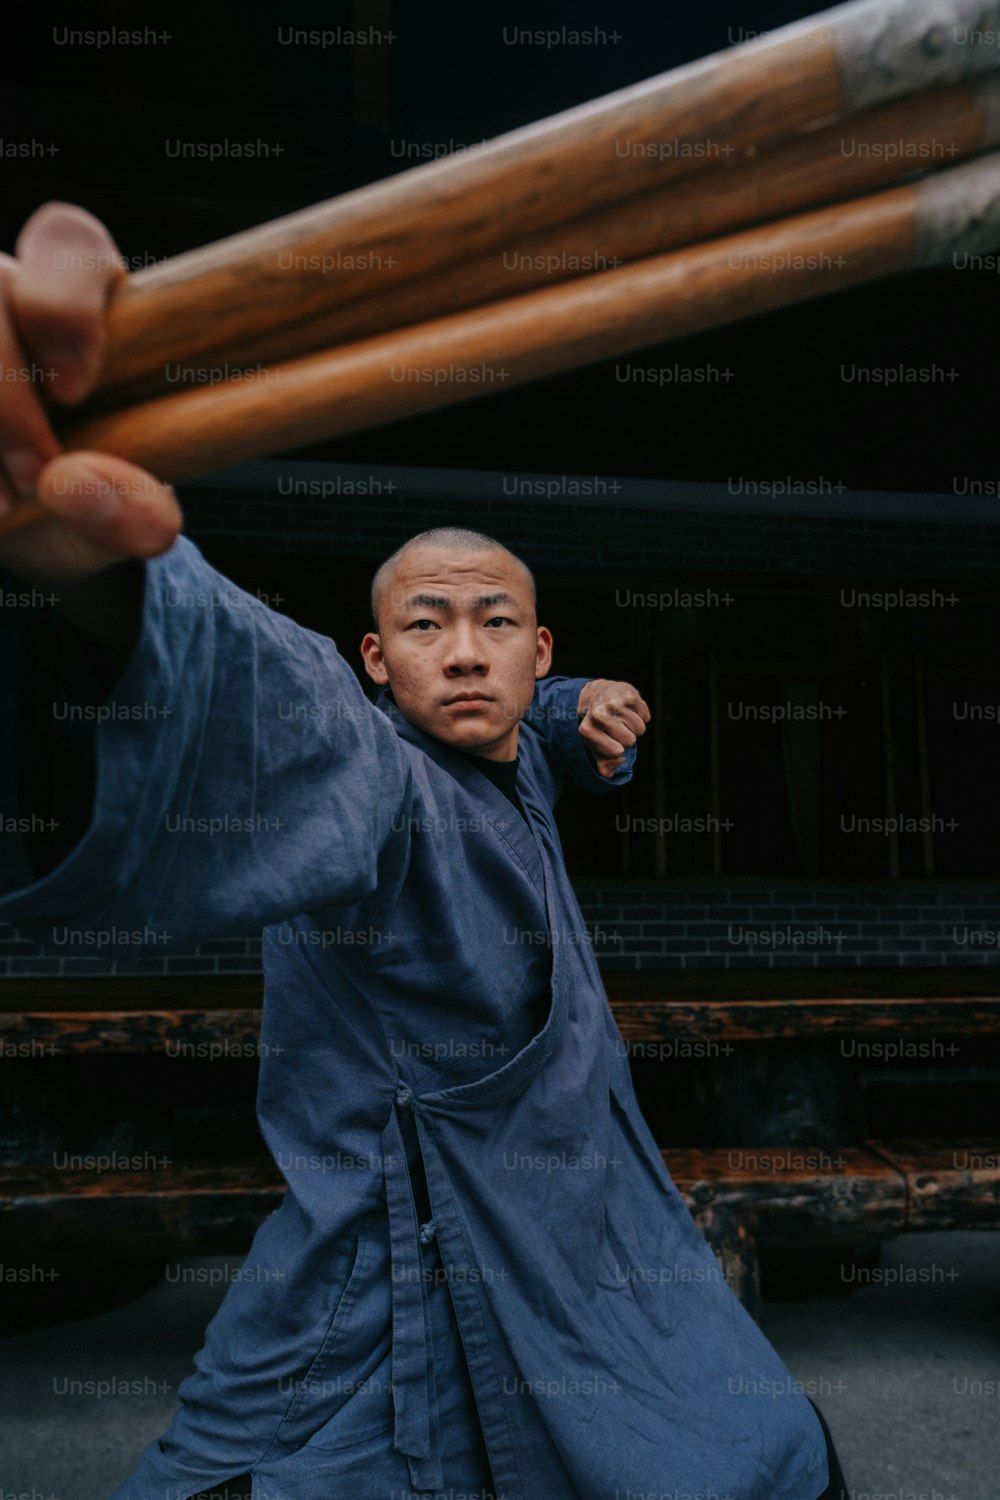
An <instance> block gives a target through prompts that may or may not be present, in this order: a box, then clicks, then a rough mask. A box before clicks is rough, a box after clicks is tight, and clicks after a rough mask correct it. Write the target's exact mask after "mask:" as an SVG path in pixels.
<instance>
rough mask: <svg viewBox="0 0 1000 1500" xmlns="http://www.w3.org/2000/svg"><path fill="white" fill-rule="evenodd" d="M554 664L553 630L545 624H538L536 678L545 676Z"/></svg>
mask: <svg viewBox="0 0 1000 1500" xmlns="http://www.w3.org/2000/svg"><path fill="white" fill-rule="evenodd" d="M551 665H552V632H551V630H547V629H546V628H545V626H544V625H539V626H538V643H537V647H536V651H535V678H536V680H537V679H538V678H539V677H544V676H545V674H546V673H547V672H548V670H549V668H550V667H551Z"/></svg>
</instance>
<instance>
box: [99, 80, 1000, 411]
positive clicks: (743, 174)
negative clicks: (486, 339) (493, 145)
mask: <svg viewBox="0 0 1000 1500" xmlns="http://www.w3.org/2000/svg"><path fill="white" fill-rule="evenodd" d="M996 145H1000V73H995V74H991V75H989V76H987V77H985V78H981V79H976V80H974V81H972V82H969V83H958V84H952V85H950V86H948V87H945V88H940V89H931V90H928V91H927V92H926V93H923V94H918V95H907V96H906V97H905V98H903V99H898V100H894V101H893V102H892V103H890V104H888V105H882V106H880V107H879V108H877V109H873V110H868V111H866V112H865V113H864V114H862V115H859V116H856V117H855V118H853V119H852V120H850V121H849V122H835V123H833V124H830V125H828V126H826V127H823V128H820V129H817V130H812V131H809V132H807V133H805V134H802V135H799V136H797V137H795V138H793V139H792V140H790V141H788V142H785V143H782V144H781V145H779V146H778V147H776V148H774V149H772V150H765V151H762V152H760V153H758V154H757V155H756V156H754V157H751V158H749V159H748V158H744V157H740V158H739V159H737V158H736V157H735V156H733V157H728V158H724V159H723V161H722V163H721V164H720V165H718V166H716V167H714V168H711V169H708V170H705V171H702V172H699V173H698V174H697V175H696V176H694V177H690V178H687V179H685V180H683V181H681V182H676V183H669V184H667V185H666V186H665V187H658V188H656V189H655V190H653V191H650V192H646V193H641V194H638V195H637V196H635V197H633V198H629V199H626V200H623V201H622V202H618V203H613V204H610V205H608V206H606V207H603V208H600V209H598V210H595V211H594V212H592V213H589V214H584V215H582V216H578V217H576V218H574V219H572V220H569V221H567V222H565V223H562V224H559V225H557V226H556V227H555V228H553V229H547V230H542V231H540V232H539V233H537V234H534V235H529V236H527V237H521V238H520V239H514V240H512V241H511V242H510V243H509V244H507V245H503V246H497V247H495V248H494V249H493V250H491V251H490V252H489V253H488V254H486V255H480V256H478V257H476V258H474V259H472V260H470V261H466V262H463V263H462V264H457V265H451V266H448V267H445V268H444V269H439V270H436V271H432V272H430V273H429V274H428V275H426V276H422V277H419V278H418V279H416V280H414V281H404V282H400V283H398V284H396V285H393V286H389V287H387V288H381V287H379V289H378V290H371V291H369V294H368V296H366V297H359V298H357V299H354V300H352V301H351V302H349V303H347V304H346V305H343V306H338V307H336V308H334V309H333V310H331V311H329V312H326V313H320V314H318V315H315V316H309V317H301V316H299V314H298V310H297V309H296V308H294V307H289V309H288V312H289V319H288V321H287V322H286V323H284V324H283V325H282V326H281V327H280V328H267V329H265V330H264V331H263V332H257V333H253V334H250V335H249V336H247V337H244V338H243V339H242V340H241V341H240V342H239V343H237V344H231V345H229V346H228V347H218V348H216V349H213V350H212V351H210V352H209V353H207V354H206V353H203V354H202V355H200V356H187V357H185V358H184V359H183V360H178V361H176V362H175V363H174V364H172V365H166V366H163V367H160V368H159V369H158V370H156V371H151V372H149V373H148V374H147V375H145V376H140V377H136V378H135V379H134V380H132V381H130V382H129V384H128V385H127V386H118V387H112V388H110V389H108V388H106V389H105V390H104V392H103V395H102V396H101V397H100V398H99V399H98V400H96V401H94V402H91V403H90V404H89V406H88V411H89V410H95V411H96V410H110V409H111V408H113V407H120V406H126V405H132V404H134V403H135V401H136V400H138V399H141V398H143V397H147V396H153V395H158V394H164V393H167V392H169V391H170V390H176V389H177V387H178V385H179V384H181V383H182V382H184V381H196V380H198V379H199V377H203V378H204V379H205V380H211V379H216V380H217V379H221V378H225V377H226V375H227V374H228V372H231V371H234V372H237V378H241V377H242V375H243V373H244V372H246V371H247V370H252V369H253V368H255V367H257V366H259V365H261V364H273V363H275V362H276V361H279V360H283V359H287V358H289V357H290V356H293V355H298V354H305V353H312V352H314V351H316V350H319V349H326V348H330V347H331V346H332V345H334V344H337V343H345V342H348V341H355V340H358V339H364V338H370V337H372V336H374V335H375V334H378V333H382V332H384V331H386V330H388V329H390V328H402V327H405V326H406V325H408V324H413V323H420V322H425V321H426V320H428V319H430V318H436V317H441V316H443V315H445V314H446V313H451V312H459V311H461V310H462V309H463V308H467V307H475V306H478V305H480V304H482V303H486V302H492V301H496V300H499V299H500V298H503V297H510V296H514V295H516V294H518V293H519V292H524V291H529V290H530V289H531V288H533V287H536V286H540V285H554V284H556V283H557V282H560V281H567V280H571V279H574V278H576V277H580V276H591V275H600V274H602V273H603V272H604V271H606V270H608V269H617V267H619V266H620V265H622V264H624V263H627V262H629V261H633V260H638V259H640V258H642V257H644V256H649V255H654V254H659V253H662V252H665V251H667V250H671V249H675V248H678V247H680V246H682V245H686V244H692V243H695V242H698V241H701V240H708V239H712V238H714V237H716V236H719V235H722V234H725V233H727V232H730V231H732V230H735V229H738V228H742V227H744V226H748V225H751V224H754V223H761V222H766V221H767V220H769V219H775V218H780V217H783V216H786V215H788V214H791V213H794V212H796V211H799V210H802V209H806V208H809V207H811V206H814V205H818V204H821V203H830V202H833V201H835V200H837V199H838V198H848V197H857V196H858V195H860V194H861V193H864V192H867V191H870V190H872V189H874V188H878V187H882V186H885V185H887V184H889V183H891V182H895V181H899V180H901V179H903V178H905V177H908V176H912V175H913V174H914V173H915V172H919V171H922V170H926V169H927V168H928V167H932V168H933V167H936V166H937V167H940V166H942V165H944V166H948V165H954V164H955V163H956V162H957V161H961V160H962V159H963V158H965V157H968V156H970V155H971V154H973V153H974V152H976V151H981V150H983V149H985V148H988V147H990V146H996ZM331 262H332V263H334V264H335V262H336V257H332V258H331ZM371 279H372V280H373V281H374V280H375V279H376V278H374V277H373V278H371ZM289 290H291V288H289Z"/></svg>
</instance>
